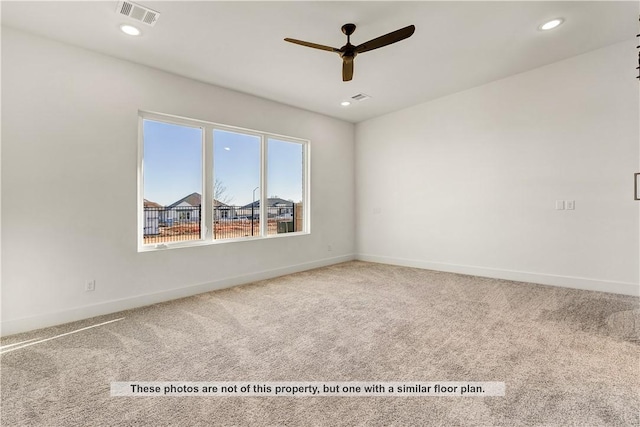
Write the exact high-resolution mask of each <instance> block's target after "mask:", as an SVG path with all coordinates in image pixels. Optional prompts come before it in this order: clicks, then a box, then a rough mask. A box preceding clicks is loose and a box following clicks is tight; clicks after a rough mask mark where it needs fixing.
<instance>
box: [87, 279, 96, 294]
mask: <svg viewBox="0 0 640 427" xmlns="http://www.w3.org/2000/svg"><path fill="white" fill-rule="evenodd" d="M84 290H85V291H86V292H93V291H95V290H96V281H95V280H88V281H87V283H85V285H84Z"/></svg>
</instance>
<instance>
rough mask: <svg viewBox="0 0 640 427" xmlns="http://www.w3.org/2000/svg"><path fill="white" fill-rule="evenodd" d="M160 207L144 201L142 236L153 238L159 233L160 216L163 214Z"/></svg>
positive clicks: (154, 203) (157, 204)
mask: <svg viewBox="0 0 640 427" xmlns="http://www.w3.org/2000/svg"><path fill="white" fill-rule="evenodd" d="M163 210H164V208H163V207H162V205H160V204H159V203H156V202H152V201H150V200H147V199H144V235H145V236H155V235H157V234H159V233H160V230H159V228H158V227H159V225H160V215H161V214H162V213H163Z"/></svg>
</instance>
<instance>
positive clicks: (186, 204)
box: [160, 193, 202, 225]
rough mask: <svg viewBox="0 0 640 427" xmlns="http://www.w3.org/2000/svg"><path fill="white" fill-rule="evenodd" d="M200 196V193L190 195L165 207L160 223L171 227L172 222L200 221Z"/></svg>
mask: <svg viewBox="0 0 640 427" xmlns="http://www.w3.org/2000/svg"><path fill="white" fill-rule="evenodd" d="M201 203H202V196H201V195H200V193H191V194H189V195H188V196H186V197H183V198H182V199H180V200H178V201H177V202H174V203H172V204H170V205H168V206H166V207H165V210H164V216H163V217H162V218H161V219H160V221H161V222H164V223H166V224H167V225H171V224H173V223H174V222H197V221H200V204H201Z"/></svg>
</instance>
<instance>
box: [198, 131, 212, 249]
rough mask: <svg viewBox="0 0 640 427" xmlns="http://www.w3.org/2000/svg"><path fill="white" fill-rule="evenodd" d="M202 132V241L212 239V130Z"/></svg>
mask: <svg viewBox="0 0 640 427" xmlns="http://www.w3.org/2000/svg"><path fill="white" fill-rule="evenodd" d="M202 132H203V139H204V141H203V142H204V143H203V148H202V157H203V159H204V160H203V171H204V173H203V174H202V179H203V180H204V182H203V183H202V186H203V187H202V188H204V197H203V198H202V206H201V209H202V218H201V220H202V224H201V227H200V228H201V230H202V233H201V238H202V239H203V240H207V239H208V240H211V239H213V227H214V224H213V196H214V195H213V192H214V189H213V177H214V176H215V175H214V171H213V128H211V127H209V126H206V127H203V129H202Z"/></svg>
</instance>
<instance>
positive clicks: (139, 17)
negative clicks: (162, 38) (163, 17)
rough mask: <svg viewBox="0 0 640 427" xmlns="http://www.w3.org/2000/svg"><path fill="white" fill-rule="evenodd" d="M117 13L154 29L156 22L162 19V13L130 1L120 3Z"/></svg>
mask: <svg viewBox="0 0 640 427" xmlns="http://www.w3.org/2000/svg"><path fill="white" fill-rule="evenodd" d="M116 13H118V14H120V15H124V16H128V17H129V18H132V19H135V20H136V21H138V22H142V23H144V24H147V25H149V26H151V27H153V26H154V25H155V24H156V21H157V20H158V18H159V17H160V13H159V12H156V11H155V10H151V9H149V8H148V7H144V6H140V5H139V4H136V3H133V2H130V1H120V2H118V8H117V9H116Z"/></svg>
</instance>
